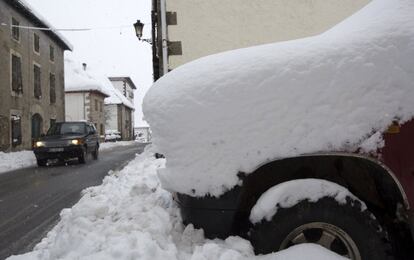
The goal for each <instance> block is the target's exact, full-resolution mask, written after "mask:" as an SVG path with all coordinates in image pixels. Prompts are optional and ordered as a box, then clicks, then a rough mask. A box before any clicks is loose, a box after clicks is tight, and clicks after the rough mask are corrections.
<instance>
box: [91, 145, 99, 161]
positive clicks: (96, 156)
mask: <svg viewBox="0 0 414 260" xmlns="http://www.w3.org/2000/svg"><path fill="white" fill-rule="evenodd" d="M92 157H93V159H94V160H98V157H99V145H96V147H95V151H93V152H92Z"/></svg>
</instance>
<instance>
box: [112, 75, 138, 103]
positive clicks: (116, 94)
mask: <svg viewBox="0 0 414 260" xmlns="http://www.w3.org/2000/svg"><path fill="white" fill-rule="evenodd" d="M106 81H107V83H109V84H110V86H111V87H110V88H108V89H109V90H110V92H109V93H110V95H109V97H107V98H105V104H106V105H118V104H123V105H124V106H126V107H129V108H131V109H132V110H134V109H135V108H134V104H132V102H131V101H129V100H128V99H127V98H126V97H125V96H124V95H123V94H122V93H121V92H120V91H119V90H118V89H116V88H115V87H114V86H113V85H112V83H111V82H110V81H109V79H108V78H106Z"/></svg>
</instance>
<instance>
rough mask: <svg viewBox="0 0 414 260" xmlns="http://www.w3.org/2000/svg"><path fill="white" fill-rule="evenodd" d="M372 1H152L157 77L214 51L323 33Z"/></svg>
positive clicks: (155, 72) (154, 63)
mask: <svg viewBox="0 0 414 260" xmlns="http://www.w3.org/2000/svg"><path fill="white" fill-rule="evenodd" d="M369 1H370V0H347V1H343V0H330V1H326V0H312V1H311V0H306V1H304V0H256V1H246V0H227V1H222V0H208V1H205V0H192V1H188V0H152V42H153V70H154V80H157V79H158V78H159V77H161V76H162V75H164V74H165V73H167V72H168V71H170V70H172V69H175V68H177V67H178V66H180V65H182V64H184V63H187V62H189V61H192V60H195V59H197V58H200V57H203V56H207V55H210V54H214V53H218V52H223V51H227V50H232V49H238V48H244V47H249V46H254V45H259V44H266V43H272V42H278V41H287V40H292V39H298V38H303V37H308V36H312V35H316V34H320V33H322V32H324V31H326V30H328V29H329V28H331V27H332V26H333V25H335V24H337V23H339V22H340V21H342V20H344V19H345V18H346V17H348V16H350V15H351V14H353V13H355V12H356V11H357V10H359V9H360V8H362V7H363V6H365V5H366V4H367V3H368V2H369Z"/></svg>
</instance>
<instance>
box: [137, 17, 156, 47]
mask: <svg viewBox="0 0 414 260" xmlns="http://www.w3.org/2000/svg"><path fill="white" fill-rule="evenodd" d="M134 28H135V33H136V35H137V38H138V40H140V41H143V42H148V43H149V44H152V40H151V39H141V38H142V30H143V29H144V24H143V23H141V21H140V20H137V22H136V23H134Z"/></svg>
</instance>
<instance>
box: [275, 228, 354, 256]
mask: <svg viewBox="0 0 414 260" xmlns="http://www.w3.org/2000/svg"><path fill="white" fill-rule="evenodd" d="M303 243H315V244H318V245H320V246H323V247H325V248H326V249H328V250H330V251H333V252H335V253H337V254H338V255H341V256H344V257H348V258H350V259H352V260H362V259H361V254H360V252H359V249H358V247H357V245H356V243H355V242H354V240H353V239H352V238H351V237H350V236H349V235H348V234H347V233H346V232H345V231H343V230H342V229H340V228H339V227H337V226H334V225H331V224H328V223H323V222H312V223H308V224H304V225H302V226H300V227H298V228H296V229H294V230H293V231H292V232H290V233H289V235H287V236H286V238H285V239H284V240H283V242H282V244H281V246H280V250H282V249H286V248H288V247H290V246H293V245H298V244H303Z"/></svg>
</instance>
